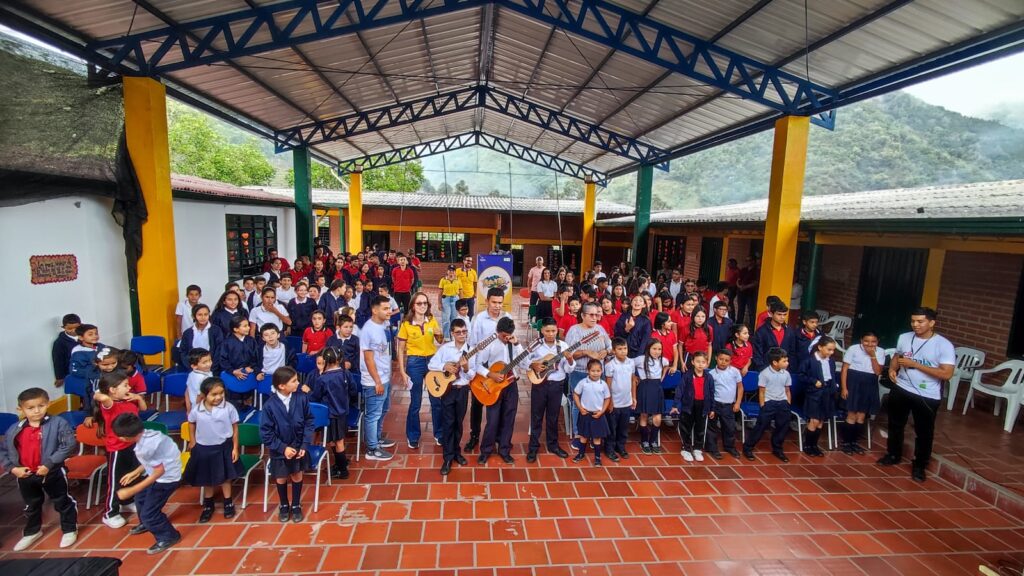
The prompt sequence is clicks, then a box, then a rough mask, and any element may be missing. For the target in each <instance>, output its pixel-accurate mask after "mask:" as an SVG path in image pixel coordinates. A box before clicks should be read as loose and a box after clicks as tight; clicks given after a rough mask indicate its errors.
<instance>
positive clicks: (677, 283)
mask: <svg viewBox="0 0 1024 576" xmlns="http://www.w3.org/2000/svg"><path fill="white" fill-rule="evenodd" d="M682 291H683V272H682V271H681V270H680V269H679V268H673V269H672V279H671V280H669V283H668V293H669V294H671V295H672V301H673V302H674V301H676V300H678V298H679V293H680V292H682Z"/></svg>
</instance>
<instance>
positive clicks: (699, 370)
mask: <svg viewBox="0 0 1024 576" xmlns="http://www.w3.org/2000/svg"><path fill="white" fill-rule="evenodd" d="M707 367H708V358H707V356H705V355H704V352H703V351H700V350H698V351H697V352H694V353H693V357H692V359H691V368H692V369H691V370H689V371H688V372H686V373H684V374H683V377H682V379H681V380H680V382H679V386H677V387H676V396H675V405H674V406H673V407H672V413H673V414H680V416H679V427H678V428H677V429H678V430H679V439H680V440H682V441H683V451H682V452H680V454H681V455H682V457H683V460H685V461H687V462H693V461H694V460H696V461H697V462H703V461H704V448H705V444H706V436H707V429H708V423H707V420H708V416H709V415H710V414H712V413H713V411H714V408H713V406H714V405H713V404H712V403H713V402H714V399H715V380H714V378H713V377H712V376H711V373H710V372H708V371H707V370H705V369H706V368H707Z"/></svg>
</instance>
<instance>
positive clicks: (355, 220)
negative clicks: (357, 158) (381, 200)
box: [345, 168, 363, 254]
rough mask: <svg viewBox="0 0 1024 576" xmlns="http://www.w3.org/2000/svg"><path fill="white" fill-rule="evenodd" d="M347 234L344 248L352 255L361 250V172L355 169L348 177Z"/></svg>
mask: <svg viewBox="0 0 1024 576" xmlns="http://www.w3.org/2000/svg"><path fill="white" fill-rule="evenodd" d="M348 177H349V180H348V222H347V223H346V224H347V227H346V228H345V230H346V232H347V233H348V245H347V246H346V248H347V249H348V251H349V252H352V253H353V254H354V253H356V252H359V251H360V250H362V249H363V171H362V169H359V168H357V169H356V170H355V171H353V172H352V173H351V174H349V175H348Z"/></svg>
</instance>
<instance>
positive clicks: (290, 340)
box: [284, 335, 302, 354]
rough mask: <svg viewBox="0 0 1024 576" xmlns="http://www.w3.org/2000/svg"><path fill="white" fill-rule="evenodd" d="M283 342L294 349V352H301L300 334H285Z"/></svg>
mask: <svg viewBox="0 0 1024 576" xmlns="http://www.w3.org/2000/svg"><path fill="white" fill-rule="evenodd" d="M284 344H285V346H287V347H288V348H290V349H292V350H294V351H295V353H296V354H298V353H299V352H302V336H301V335H300V336H285V337H284Z"/></svg>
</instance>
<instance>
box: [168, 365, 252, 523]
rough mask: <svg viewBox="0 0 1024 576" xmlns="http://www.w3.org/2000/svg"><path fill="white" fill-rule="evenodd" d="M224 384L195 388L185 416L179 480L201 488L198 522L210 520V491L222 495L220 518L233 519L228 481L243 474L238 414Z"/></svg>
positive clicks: (215, 380)
mask: <svg viewBox="0 0 1024 576" xmlns="http://www.w3.org/2000/svg"><path fill="white" fill-rule="evenodd" d="M224 392H225V390H224V382H223V381H222V380H221V379H220V378H207V379H206V380H203V383H202V384H200V385H199V396H198V397H197V398H196V404H195V406H193V407H192V411H191V412H189V414H188V426H189V428H190V432H191V433H192V434H191V440H189V443H188V447H189V450H190V451H191V456H190V457H189V459H188V464H186V465H185V472H184V473H183V474H182V477H181V479H182V480H183V481H185V482H187V483H189V484H191V485H193V486H202V488H203V510H202V512H200V513H199V523H200V524H205V523H207V522H209V521H210V518H212V517H213V490H214V489H215V488H216V487H217V486H220V487H221V490H222V491H223V492H224V517H225V518H233V517H234V516H235V504H234V502H233V500H232V497H231V481H232V480H234V479H235V478H238V477H240V476H243V475H244V474H245V468H244V467H243V466H242V461H241V459H240V458H239V450H238V411H237V410H235V407H234V406H232V405H231V404H229V403H228V402H225V400H224Z"/></svg>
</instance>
